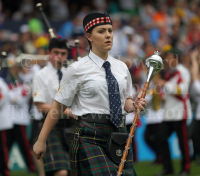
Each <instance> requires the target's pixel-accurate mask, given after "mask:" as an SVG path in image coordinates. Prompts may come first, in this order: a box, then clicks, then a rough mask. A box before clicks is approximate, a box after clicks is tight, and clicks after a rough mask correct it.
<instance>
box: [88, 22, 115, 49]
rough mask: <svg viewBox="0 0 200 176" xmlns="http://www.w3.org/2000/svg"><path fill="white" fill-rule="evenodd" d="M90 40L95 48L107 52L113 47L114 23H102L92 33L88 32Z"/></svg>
mask: <svg viewBox="0 0 200 176" xmlns="http://www.w3.org/2000/svg"><path fill="white" fill-rule="evenodd" d="M86 36H87V38H88V40H89V41H90V42H91V44H92V48H93V49H98V50H100V51H102V52H107V51H109V50H111V49H112V44H113V30H112V25H110V24H106V25H100V26H97V27H95V28H94V29H93V30H92V32H91V33H87V34H86Z"/></svg>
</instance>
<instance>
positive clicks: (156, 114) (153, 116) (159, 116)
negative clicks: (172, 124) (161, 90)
mask: <svg viewBox="0 0 200 176" xmlns="http://www.w3.org/2000/svg"><path fill="white" fill-rule="evenodd" d="M154 86H155V84H154V83H153V82H151V83H150V86H149V88H150V89H149V91H148V92H147V94H146V98H145V99H146V101H147V108H146V110H145V113H146V123H147V124H157V123H161V122H162V121H163V115H164V109H163V108H162V102H161V105H160V106H161V108H160V109H159V110H158V111H156V110H155V109H153V104H152V103H153V102H152V99H153V94H152V93H151V91H153V89H154Z"/></svg>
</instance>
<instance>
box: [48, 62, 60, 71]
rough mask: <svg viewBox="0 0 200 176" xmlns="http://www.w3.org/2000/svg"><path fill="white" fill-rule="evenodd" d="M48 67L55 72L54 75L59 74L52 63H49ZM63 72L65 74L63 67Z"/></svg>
mask: <svg viewBox="0 0 200 176" xmlns="http://www.w3.org/2000/svg"><path fill="white" fill-rule="evenodd" d="M47 67H49V68H50V69H51V71H53V72H54V73H57V71H58V70H57V69H56V68H55V67H54V66H53V65H52V63H51V62H48V63H47ZM61 71H62V72H63V67H61Z"/></svg>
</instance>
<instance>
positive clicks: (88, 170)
mask: <svg viewBox="0 0 200 176" xmlns="http://www.w3.org/2000/svg"><path fill="white" fill-rule="evenodd" d="M90 124H91V125H93V126H95V127H97V128H99V129H100V130H103V131H104V132H105V133H107V134H109V133H110V132H124V133H125V132H127V130H126V127H121V128H115V127H113V126H109V125H104V124H97V123H90ZM72 133H79V134H80V137H79V139H78V140H76V139H72V140H71V147H70V166H71V167H70V173H71V175H74V176H75V175H78V176H94V175H95V176H97V175H99V176H102V175H103V176H116V175H117V171H118V165H116V164H115V163H113V162H112V161H111V159H110V158H109V157H108V155H107V153H106V151H105V149H106V143H107V137H106V136H102V135H101V134H99V133H98V132H96V131H94V130H92V129H90V128H88V127H87V126H85V125H82V124H78V123H76V125H75V126H74V128H73V130H72ZM122 176H136V173H135V170H134V166H133V154H132V150H129V154H128V156H127V158H126V162H125V165H124V170H123V172H122Z"/></svg>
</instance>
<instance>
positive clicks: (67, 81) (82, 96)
mask: <svg viewBox="0 0 200 176" xmlns="http://www.w3.org/2000/svg"><path fill="white" fill-rule="evenodd" d="M107 61H108V62H110V65H111V72H112V74H113V75H114V77H115V78H116V80H117V82H118V84H119V91H120V98H121V106H122V114H126V112H125V110H124V104H125V100H126V98H132V79H131V76H130V73H129V70H128V68H127V66H126V64H125V63H123V62H122V61H119V60H117V59H115V58H113V57H111V56H110V55H109V56H108V58H107ZM103 63H104V60H103V59H101V58H100V57H98V56H97V55H95V54H94V53H93V52H92V51H90V53H89V56H85V57H83V58H81V59H80V60H79V61H77V62H75V63H73V64H72V65H70V66H69V67H68V68H67V72H66V73H65V74H64V75H63V79H62V81H61V84H60V89H59V91H58V92H57V94H56V96H55V100H56V101H58V102H60V103H62V104H64V105H66V106H71V108H72V113H73V114H74V115H76V116H82V115H84V114H88V113H96V114H110V105H109V97H108V86H107V82H106V78H105V76H106V73H105V69H104V67H102V65H103Z"/></svg>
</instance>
